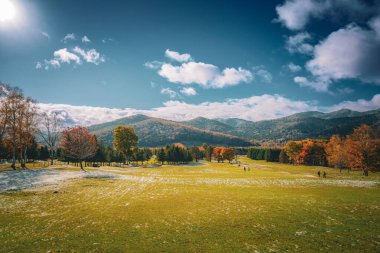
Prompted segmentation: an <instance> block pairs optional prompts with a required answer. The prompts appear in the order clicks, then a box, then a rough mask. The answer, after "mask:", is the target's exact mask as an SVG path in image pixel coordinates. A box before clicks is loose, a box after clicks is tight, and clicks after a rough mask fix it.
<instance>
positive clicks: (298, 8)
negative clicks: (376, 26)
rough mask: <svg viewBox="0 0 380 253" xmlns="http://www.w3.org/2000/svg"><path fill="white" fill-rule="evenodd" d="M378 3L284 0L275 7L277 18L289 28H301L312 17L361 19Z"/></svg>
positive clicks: (377, 6)
mask: <svg viewBox="0 0 380 253" xmlns="http://www.w3.org/2000/svg"><path fill="white" fill-rule="evenodd" d="M378 8H379V4H378V3H376V1H374V2H373V3H371V1H362V0H285V2H284V3H283V4H282V5H278V6H277V7H276V11H277V14H278V18H277V19H276V21H278V22H281V23H282V24H283V25H284V26H285V27H287V28H288V29H290V30H301V29H303V28H305V26H306V25H307V24H308V23H309V22H310V20H311V19H313V18H326V17H328V18H332V19H335V20H337V19H340V20H344V19H347V20H351V22H354V21H363V19H364V20H365V19H367V18H368V17H369V16H370V15H372V14H374V13H376V11H378Z"/></svg>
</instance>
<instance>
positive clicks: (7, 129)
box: [0, 86, 37, 169]
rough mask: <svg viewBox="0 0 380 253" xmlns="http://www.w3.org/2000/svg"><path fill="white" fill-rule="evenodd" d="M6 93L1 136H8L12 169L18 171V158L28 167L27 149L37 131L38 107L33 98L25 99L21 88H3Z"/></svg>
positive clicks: (3, 99) (3, 102) (3, 101)
mask: <svg viewBox="0 0 380 253" xmlns="http://www.w3.org/2000/svg"><path fill="white" fill-rule="evenodd" d="M2 91H3V93H5V96H3V97H2V98H1V99H2V101H1V102H2V103H1V104H2V106H1V111H2V112H4V114H2V116H1V120H0V122H1V123H3V124H4V125H3V126H4V129H3V128H2V129H1V130H2V131H3V132H2V134H3V136H1V137H2V138H3V137H4V136H5V135H6V138H7V139H8V141H9V143H10V146H11V149H12V168H13V169H16V158H17V153H18V154H19V156H18V158H19V160H20V162H21V166H22V167H26V166H25V164H26V161H27V157H26V153H27V149H28V147H29V146H30V144H31V143H32V141H33V140H34V136H35V133H36V131H37V106H36V104H35V102H34V101H33V100H32V99H31V98H25V97H24V94H23V92H22V91H21V90H20V89H19V88H10V87H6V88H4V86H2Z"/></svg>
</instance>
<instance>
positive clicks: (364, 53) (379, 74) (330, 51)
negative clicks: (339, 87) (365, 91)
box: [306, 19, 380, 84]
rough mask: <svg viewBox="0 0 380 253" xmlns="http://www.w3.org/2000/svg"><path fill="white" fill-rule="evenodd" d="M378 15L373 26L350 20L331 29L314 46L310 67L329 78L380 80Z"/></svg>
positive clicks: (376, 82)
mask: <svg viewBox="0 0 380 253" xmlns="http://www.w3.org/2000/svg"><path fill="white" fill-rule="evenodd" d="M377 22H380V21H377V19H374V20H372V21H371V22H370V25H371V28H372V29H364V28H361V27H359V26H357V25H356V24H350V25H348V26H346V27H344V28H342V29H339V30H338V31H335V32H333V33H331V34H330V35H329V36H328V37H327V38H326V39H325V40H323V41H321V42H320V43H319V44H318V45H317V46H316V47H315V49H314V57H313V59H311V60H310V61H309V62H307V64H306V67H307V69H308V70H309V71H310V72H311V73H312V74H313V75H315V76H317V77H319V78H323V79H328V80H338V79H359V80H361V81H363V82H367V83H375V84H380V68H379V66H380V40H379V39H378V30H376V29H377V24H378V23H377Z"/></svg>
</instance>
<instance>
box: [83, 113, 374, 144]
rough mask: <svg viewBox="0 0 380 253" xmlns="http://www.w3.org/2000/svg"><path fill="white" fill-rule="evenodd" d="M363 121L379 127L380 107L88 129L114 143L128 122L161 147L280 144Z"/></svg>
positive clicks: (143, 121) (347, 129) (143, 120)
mask: <svg viewBox="0 0 380 253" xmlns="http://www.w3.org/2000/svg"><path fill="white" fill-rule="evenodd" d="M362 124H367V125H371V126H376V127H378V126H380V109H378V110H372V111H367V112H357V111H351V110H348V109H342V110H339V111H334V112H330V113H322V112H318V111H310V112H303V113H297V114H293V115H290V116H287V117H283V118H279V119H274V120H263V121H257V122H252V121H248V120H242V119H237V118H230V119H207V118H204V117H198V118H195V119H192V120H189V121H182V122H176V121H171V120H164V119H160V118H153V117H148V116H145V115H135V116H131V117H126V118H121V119H118V120H115V121H111V122H107V123H103V124H98V125H93V126H90V127H89V129H90V131H91V132H93V133H95V134H96V135H97V137H98V139H100V140H101V141H102V142H104V143H105V144H107V145H111V144H112V142H113V129H114V127H116V126H118V125H129V126H132V127H134V128H135V130H136V132H137V135H138V136H139V146H142V147H158V146H164V145H167V144H171V143H178V142H180V143H183V144H185V145H190V146H191V145H201V144H203V143H207V144H210V145H225V146H252V145H258V144H260V143H263V142H268V141H270V142H274V143H278V144H281V143H284V142H286V141H288V140H297V139H306V138H329V137H330V136H331V135H333V134H339V135H342V136H344V135H348V134H350V133H352V131H353V129H355V128H356V127H358V126H360V125H362Z"/></svg>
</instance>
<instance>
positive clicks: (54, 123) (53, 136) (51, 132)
mask: <svg viewBox="0 0 380 253" xmlns="http://www.w3.org/2000/svg"><path fill="white" fill-rule="evenodd" d="M62 127H63V122H62V120H61V119H60V118H59V117H58V115H57V114H56V113H50V114H48V113H44V114H42V116H41V124H40V131H39V135H40V136H41V139H42V140H43V141H44V143H45V144H46V145H47V146H48V148H49V156H50V163H51V165H53V161H54V158H55V156H56V153H57V149H58V144H59V137H60V132H61V130H62Z"/></svg>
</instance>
